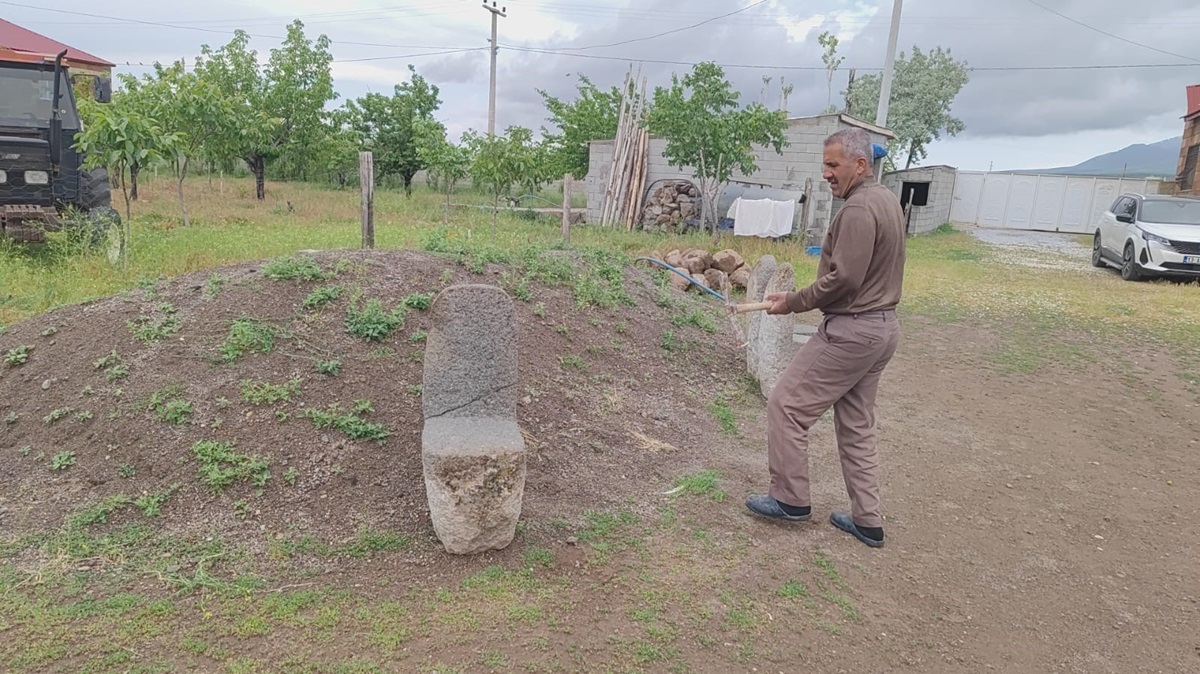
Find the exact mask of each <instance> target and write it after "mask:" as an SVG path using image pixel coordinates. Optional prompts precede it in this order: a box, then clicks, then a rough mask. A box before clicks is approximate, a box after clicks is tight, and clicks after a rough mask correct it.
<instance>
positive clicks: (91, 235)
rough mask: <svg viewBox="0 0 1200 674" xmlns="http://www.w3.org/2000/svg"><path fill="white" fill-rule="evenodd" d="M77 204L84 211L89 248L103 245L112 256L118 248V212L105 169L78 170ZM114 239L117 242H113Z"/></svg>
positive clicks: (119, 226) (119, 225) (119, 233)
mask: <svg viewBox="0 0 1200 674" xmlns="http://www.w3.org/2000/svg"><path fill="white" fill-rule="evenodd" d="M79 182H80V185H81V187H82V189H81V190H80V198H79V202H80V203H79V206H80V207H81V208H82V209H83V210H84V211H85V212H86V213H87V233H86V237H85V238H86V240H87V242H88V245H90V246H91V247H92V248H104V249H106V252H107V253H108V255H109V257H110V258H111V257H113V254H114V253H113V248H114V245H115V246H116V252H117V253H118V254H119V252H120V243H119V242H120V240H121V215H120V214H119V213H117V211H116V210H115V209H114V208H113V207H112V183H110V182H109V178H108V170H107V169H104V168H95V169H92V170H90V171H86V170H85V171H80V172H79ZM114 242H116V243H115V244H114Z"/></svg>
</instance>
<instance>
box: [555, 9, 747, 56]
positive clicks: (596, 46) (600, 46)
mask: <svg viewBox="0 0 1200 674" xmlns="http://www.w3.org/2000/svg"><path fill="white" fill-rule="evenodd" d="M767 1H768V0H759V1H758V2H755V3H753V4H750V5H746V6H745V7H743V8H741V9H738V10H735V11H732V12H728V13H725V14H722V15H720V16H714V17H712V18H709V19H705V20H703V21H701V22H699V23H693V24H690V25H687V26H682V27H680V28H675V29H673V30H668V31H666V32H663V33H658V34H657V35H649V36H646V37H638V38H633V39H632V40H623V41H621V42H613V43H610V44H593V45H588V46H586V47H560V48H559V49H558V50H556V51H583V50H585V49H603V48H605V47H619V46H621V45H625V44H633V43H634V42H645V41H647V40H655V39H658V38H660V37H664V36H667V35H673V34H675V33H682V32H683V31H685V30H691V29H693V28H699V27H700V26H703V25H705V24H708V23H712V22H714V21H720V20H721V19H724V18H727V17H730V16H733V15H735V14H741V13H742V12H745V11H748V10H751V9H754V8H755V7H758V6H759V5H764V4H766V3H767Z"/></svg>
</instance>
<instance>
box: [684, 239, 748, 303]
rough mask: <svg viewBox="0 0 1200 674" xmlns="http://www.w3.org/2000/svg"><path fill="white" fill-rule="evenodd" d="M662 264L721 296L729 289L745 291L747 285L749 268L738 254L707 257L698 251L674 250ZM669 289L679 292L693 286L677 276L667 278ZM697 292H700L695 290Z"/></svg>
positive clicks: (733, 252) (719, 254)
mask: <svg viewBox="0 0 1200 674" xmlns="http://www.w3.org/2000/svg"><path fill="white" fill-rule="evenodd" d="M663 262H666V263H667V264H669V265H671V266H672V267H676V268H678V269H680V270H682V271H685V272H687V273H688V275H689V276H691V277H692V278H694V279H696V281H698V282H699V283H700V284H701V285H703V286H704V287H706V288H712V289H713V290H715V291H717V292H719V293H721V294H722V295H724V294H726V293H727V292H729V289H730V288H731V287H733V288H737V289H745V288H746V286H747V284H749V282H750V268H749V267H747V266H746V262H745V260H743V259H742V256H741V255H739V254H738V252H737V251H735V250H732V249H726V250H722V251H718V252H716V253H709V252H708V251H706V250H703V249H700V248H689V249H687V250H673V251H671V252H670V253H667V255H666V256H665V257H664V258H663ZM670 282H671V286H672V287H674V288H677V289H679V290H689V289H696V284H695V283H692V282H691V281H689V280H687V279H685V278H683V277H682V276H680V275H679V274H675V273H672V274H671V276H670ZM697 291H698V292H699V290H698V289H697Z"/></svg>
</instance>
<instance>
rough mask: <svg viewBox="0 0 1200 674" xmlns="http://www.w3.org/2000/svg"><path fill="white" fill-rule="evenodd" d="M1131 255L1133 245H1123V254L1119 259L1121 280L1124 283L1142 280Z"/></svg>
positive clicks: (1135, 261)
mask: <svg viewBox="0 0 1200 674" xmlns="http://www.w3.org/2000/svg"><path fill="white" fill-rule="evenodd" d="M1133 255H1134V253H1133V244H1132V243H1127V244H1125V254H1124V255H1123V256H1122V258H1121V278H1123V279H1125V280H1126V281H1140V280H1142V274H1141V272H1139V271H1138V268H1137V260H1135V259H1133Z"/></svg>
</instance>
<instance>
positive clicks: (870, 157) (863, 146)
mask: <svg viewBox="0 0 1200 674" xmlns="http://www.w3.org/2000/svg"><path fill="white" fill-rule="evenodd" d="M834 143H837V144H839V145H841V146H842V153H843V154H845V155H846V159H849V160H850V161H854V160H856V159H858V158H859V157H862V158H864V159H866V160H867V166H870V165H871V164H873V163H874V161H875V152H874V151H873V150H872V148H871V136H870V135H868V134H867V132H866V131H864V130H863V129H859V128H849V129H842V130H841V131H838V132H837V133H835V134H833V135H831V136H830V137H828V138H826V139H825V144H826V145H832V144H834Z"/></svg>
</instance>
